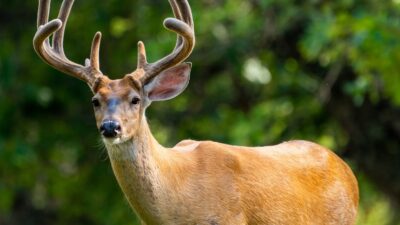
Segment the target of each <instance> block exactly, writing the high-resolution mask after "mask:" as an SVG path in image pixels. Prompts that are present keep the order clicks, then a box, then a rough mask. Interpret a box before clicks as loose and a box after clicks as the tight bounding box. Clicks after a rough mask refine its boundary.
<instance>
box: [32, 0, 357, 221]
mask: <svg viewBox="0 0 400 225" xmlns="http://www.w3.org/2000/svg"><path fill="white" fill-rule="evenodd" d="M169 2H170V5H171V8H172V10H173V13H174V16H175V18H167V19H166V20H165V21H164V26H165V27H166V28H168V29H169V30H171V31H174V32H175V33H177V35H178V37H177V41H176V45H175V48H174V50H173V51H172V52H171V53H170V54H169V55H167V56H165V57H163V58H162V59H160V60H158V61H156V62H154V63H148V62H147V58H146V51H145V47H144V44H143V43H142V42H139V43H138V66H137V69H136V70H135V71H133V72H132V73H129V74H127V75H125V76H124V77H123V78H122V79H117V80H111V79H109V78H108V77H107V76H106V75H104V74H103V73H102V72H101V71H100V64H99V48H100V39H101V34H100V33H99V32H98V33H96V35H95V37H94V39H93V43H92V48H91V54H90V58H89V59H87V60H86V62H85V65H80V64H77V63H74V62H72V61H70V60H69V59H68V58H67V57H66V56H65V53H64V49H63V43H62V42H63V36H64V30H65V25H66V23H67V19H68V16H69V13H70V10H71V7H72V4H73V0H64V1H63V3H62V6H61V9H60V13H59V16H58V18H57V19H54V20H51V21H48V15H49V9H50V0H39V10H38V21H37V24H38V30H37V32H36V34H35V37H34V39H33V44H34V48H35V50H36V52H37V53H38V55H39V56H40V57H41V58H42V59H43V60H44V61H45V62H46V63H48V64H49V65H51V66H53V67H54V68H56V69H58V70H60V71H62V72H64V73H66V74H69V75H71V76H74V77H76V78H79V79H81V80H83V81H85V82H86V83H87V84H88V85H89V87H90V88H91V91H92V92H93V94H94V96H93V99H92V103H93V107H94V112H95V118H96V124H97V127H98V129H99V131H100V133H101V135H102V139H103V141H104V144H105V146H106V148H107V151H108V154H109V156H110V161H111V165H112V168H113V171H114V174H115V176H116V178H117V181H118V183H119V185H120V187H121V189H122V191H123V192H124V194H125V196H126V198H127V199H128V201H129V203H130V205H131V206H132V208H133V209H134V210H135V211H136V213H137V214H138V215H139V216H140V218H141V219H142V221H143V224H147V225H192V224H193V225H203V224H204V225H296V224H298V225H322V224H323V225H339V224H340V225H352V224H354V222H355V217H356V211H357V206H358V187H357V181H356V179H355V177H354V175H353V173H352V172H351V170H350V168H349V167H348V166H347V165H346V164H345V163H344V162H343V161H342V160H341V159H340V158H339V157H337V156H336V155H335V154H334V153H332V152H331V151H329V150H327V149H325V148H323V147H321V146H319V145H317V144H313V143H311V142H306V141H290V142H285V143H282V144H279V145H275V146H267V147H239V146H232V145H227V144H221V143H216V142H212V141H192V140H185V141H182V142H180V143H178V144H177V145H176V146H175V147H173V148H165V147H163V146H161V145H160V144H158V142H157V141H156V140H155V139H154V137H153V135H152V134H151V131H150V129H149V126H148V124H147V121H146V116H145V111H146V109H147V107H148V106H149V105H150V104H151V103H152V102H153V101H163V100H168V99H171V98H174V97H175V96H177V95H179V94H180V93H181V92H182V91H183V90H184V89H185V88H186V86H187V85H188V82H189V75H190V70H191V64H190V63H185V62H183V61H184V60H185V59H186V58H187V57H188V56H189V55H190V53H191V51H192V50H193V47H194V43H195V38H194V25H193V19H192V15H191V9H190V6H189V4H188V2H187V0H169ZM51 35H53V39H52V43H51V44H50V41H49V36H51Z"/></svg>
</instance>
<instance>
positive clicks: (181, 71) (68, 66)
mask: <svg viewBox="0 0 400 225" xmlns="http://www.w3.org/2000/svg"><path fill="white" fill-rule="evenodd" d="M73 2H74V0H64V1H63V3H62V5H61V8H60V12H59V15H58V18H57V19H54V20H51V21H48V17H49V10H50V0H40V1H39V9H38V19H37V26H38V30H37V32H36V34H35V37H34V39H33V46H34V49H35V51H36V52H37V53H38V55H39V56H40V57H41V58H42V59H43V60H44V61H45V62H46V63H48V64H49V65H51V66H52V67H54V68H55V69H57V70H59V71H61V72H64V73H66V74H68V75H71V76H73V77H76V78H78V79H80V80H83V81H85V82H86V83H87V84H88V85H89V87H90V88H91V90H92V92H93V94H94V97H93V99H92V103H93V107H94V112H95V117H96V123H97V127H98V129H99V130H100V132H101V134H102V137H103V139H104V140H105V141H106V142H108V143H113V144H118V143H122V142H124V141H127V140H129V139H131V138H132V137H134V136H135V135H136V133H137V131H138V129H139V127H140V121H141V119H142V118H143V117H144V112H145V109H146V108H147V107H148V106H149V105H150V103H151V102H152V101H162V100H168V99H171V98H173V97H175V96H177V95H178V94H180V93H181V92H182V91H183V90H184V89H185V88H186V86H187V84H188V82H189V75H190V70H191V64H190V63H184V62H183V61H184V60H185V59H186V58H187V57H189V55H190V53H191V52H192V50H193V47H194V43H195V38H194V27H193V18H192V14H191V9H190V6H189V4H188V2H187V1H186V0H169V3H170V5H171V7H172V11H173V13H174V16H175V18H167V19H165V20H164V26H165V28H167V29H169V30H171V31H174V32H175V33H177V40H176V45H175V48H174V50H173V51H172V52H171V53H170V54H169V55H167V56H165V57H164V58H162V59H160V60H158V61H156V62H153V63H148V62H147V59H146V50H145V47H144V44H143V43H142V42H139V43H138V63H137V68H136V70H135V71H133V72H131V73H129V74H126V75H125V76H123V78H122V79H117V80H111V79H109V78H108V77H107V76H106V75H105V74H103V73H102V72H101V71H100V63H99V49H100V41H101V33H100V32H97V33H96V34H95V36H94V38H93V42H92V47H91V53H90V58H89V59H86V61H85V65H80V64H77V63H74V62H72V61H70V60H69V59H68V58H67V57H66V56H65V53H64V49H63V39H64V31H65V26H66V24H67V20H68V16H69V13H70V11H71V8H72V5H73ZM51 35H53V37H52V43H51V44H50V41H49V37H50V36H51Z"/></svg>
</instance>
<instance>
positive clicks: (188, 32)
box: [137, 0, 195, 84]
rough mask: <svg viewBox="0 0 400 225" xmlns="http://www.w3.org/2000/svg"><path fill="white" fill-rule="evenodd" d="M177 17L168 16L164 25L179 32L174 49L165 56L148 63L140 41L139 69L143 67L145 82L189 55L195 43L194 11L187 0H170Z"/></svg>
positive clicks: (143, 79) (143, 80) (143, 81)
mask: <svg viewBox="0 0 400 225" xmlns="http://www.w3.org/2000/svg"><path fill="white" fill-rule="evenodd" d="M169 3H170V5H171V8H172V10H173V12H174V16H175V18H166V19H165V20H164V27H165V28H167V29H169V30H171V31H174V32H175V33H177V40H176V45H175V48H174V50H173V51H172V52H171V53H170V54H169V55H167V56H165V57H164V58H162V59H160V60H158V61H156V62H154V63H148V62H147V59H146V50H145V47H144V44H143V42H141V41H140V42H139V43H138V66H137V68H138V69H143V70H144V71H145V75H144V76H143V77H141V78H140V79H141V82H142V83H143V84H146V83H148V82H149V81H151V80H152V79H153V78H154V77H155V76H157V75H158V74H159V73H160V72H162V71H164V70H166V69H168V68H171V67H173V66H175V65H177V64H179V63H181V62H182V61H184V60H185V59H186V58H188V57H189V55H190V53H191V52H192V50H193V47H194V44H195V38H194V24H193V17H192V11H191V9H190V6H189V3H188V2H187V0H169Z"/></svg>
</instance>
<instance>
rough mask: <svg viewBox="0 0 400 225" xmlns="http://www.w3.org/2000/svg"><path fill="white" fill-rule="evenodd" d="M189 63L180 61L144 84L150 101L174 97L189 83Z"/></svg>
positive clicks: (190, 66) (190, 65)
mask: <svg viewBox="0 0 400 225" xmlns="http://www.w3.org/2000/svg"><path fill="white" fill-rule="evenodd" d="M191 68H192V64H191V63H181V64H179V65H177V66H174V67H172V68H169V69H167V70H165V71H163V72H161V73H160V74H159V75H157V76H156V77H155V78H154V79H153V80H152V81H150V83H148V84H146V85H145V86H144V91H145V93H146V94H147V96H148V98H149V100H151V101H164V100H168V99H171V98H174V97H176V96H177V95H179V94H180V93H182V91H183V90H185V88H186V87H187V85H188V84H189V78H190V70H191Z"/></svg>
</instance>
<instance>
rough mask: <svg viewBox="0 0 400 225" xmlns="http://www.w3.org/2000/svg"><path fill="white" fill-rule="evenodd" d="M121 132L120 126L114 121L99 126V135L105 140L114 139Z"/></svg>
mask: <svg viewBox="0 0 400 225" xmlns="http://www.w3.org/2000/svg"><path fill="white" fill-rule="evenodd" d="M120 132H121V126H120V125H119V123H118V122H117V121H115V120H106V121H103V123H102V124H101V126H100V133H101V134H102V135H103V136H104V137H106V138H114V137H116V136H117V135H118V134H119V133H120Z"/></svg>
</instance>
